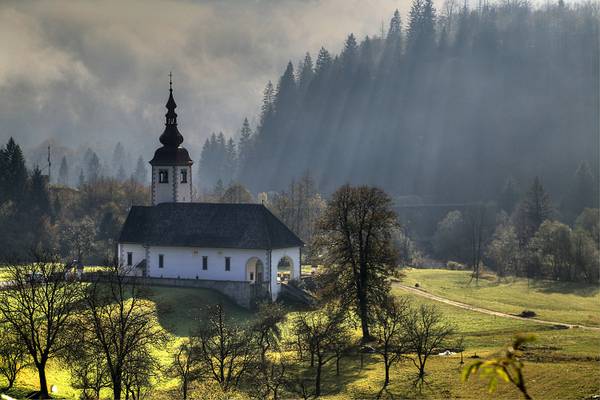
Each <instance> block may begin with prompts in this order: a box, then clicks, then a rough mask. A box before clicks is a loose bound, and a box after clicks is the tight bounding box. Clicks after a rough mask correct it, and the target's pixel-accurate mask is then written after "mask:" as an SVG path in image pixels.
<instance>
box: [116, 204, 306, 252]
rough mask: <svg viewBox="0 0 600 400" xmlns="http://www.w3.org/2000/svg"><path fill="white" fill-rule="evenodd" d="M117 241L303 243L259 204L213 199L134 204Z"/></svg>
mask: <svg viewBox="0 0 600 400" xmlns="http://www.w3.org/2000/svg"><path fill="white" fill-rule="evenodd" d="M119 242H120V243H140V244H145V245H151V246H183V247H204V248H206V247H211V248H236V249H265V250H266V249H280V248H285V247H297V246H302V245H303V242H302V240H300V238H298V236H296V235H295V234H294V233H293V232H292V231H291V230H290V229H289V228H288V227H287V226H285V225H284V224H283V222H281V221H280V220H279V219H278V218H277V217H275V216H274V215H273V214H272V213H271V212H270V211H269V210H268V209H267V208H266V207H265V206H263V205H262V204H216V203H161V204H158V205H156V206H133V207H132V208H131V211H129V215H128V216H127V220H126V221H125V224H124V226H123V230H122V231H121V236H120V237H119Z"/></svg>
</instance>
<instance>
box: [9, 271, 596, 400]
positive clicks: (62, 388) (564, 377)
mask: <svg viewBox="0 0 600 400" xmlns="http://www.w3.org/2000/svg"><path fill="white" fill-rule="evenodd" d="M444 272H445V271H444ZM411 273H412V272H411ZM441 274H443V272H441ZM150 289H151V290H150V291H149V292H148V294H147V297H148V298H149V299H150V300H151V301H153V302H154V303H155V304H156V307H157V311H158V319H157V323H159V324H160V325H161V326H162V327H163V328H164V329H165V330H166V331H167V332H168V333H169V334H171V335H173V336H172V340H171V341H170V342H169V343H168V345H167V346H165V347H164V348H162V349H159V350H158V352H157V354H156V355H157V356H158V357H159V359H160V362H161V364H162V366H163V367H166V366H167V365H168V364H169V362H170V360H171V357H172V354H173V350H174V348H175V347H176V346H177V344H178V343H179V341H180V340H181V339H182V338H183V337H185V336H187V335H188V333H189V332H190V331H192V330H193V329H195V327H196V326H197V324H198V323H199V321H198V319H199V315H200V312H201V309H202V307H203V306H206V305H209V304H215V303H222V304H223V305H224V306H225V308H226V310H227V312H228V313H229V314H230V315H231V316H232V317H233V318H236V319H238V320H240V321H242V322H248V321H249V320H250V319H251V318H252V315H253V314H252V313H250V312H248V311H247V310H244V309H242V308H240V307H237V306H236V305H234V304H233V303H231V302H230V301H228V300H227V299H226V298H225V297H224V296H222V295H220V294H219V293H217V292H214V291H210V290H204V289H192V288H190V289H186V288H174V287H173V288H172V287H157V286H154V287H151V288H150ZM394 294H396V295H398V296H409V297H410V299H411V301H412V302H413V303H414V304H415V305H418V304H421V303H427V304H435V305H437V306H438V307H439V309H440V310H441V311H442V312H443V313H444V315H445V317H446V318H447V319H448V320H449V321H451V322H452V323H453V324H454V325H455V326H456V327H457V328H458V331H459V335H462V336H464V339H465V344H466V350H465V352H464V358H465V362H466V363H467V364H468V363H470V362H472V359H471V358H470V357H472V356H474V355H477V356H481V357H486V356H488V355H490V354H493V353H494V352H496V351H497V350H499V349H500V348H502V346H504V345H506V344H508V343H510V341H511V340H512V338H513V336H514V335H515V334H516V333H520V332H521V333H525V332H528V333H533V334H534V335H535V336H536V337H537V341H536V342H535V343H533V344H532V346H531V349H530V354H529V355H528V359H527V360H526V369H525V377H526V379H527V382H528V386H529V388H530V392H531V394H532V395H533V397H534V398H536V399H549V398H560V399H577V398H587V397H589V396H591V395H593V394H597V393H598V392H599V390H600V389H599V388H598V383H597V382H598V378H599V377H600V365H599V364H598V361H597V357H598V354H597V353H598V349H599V348H600V335H598V333H597V332H591V331H584V330H581V329H568V330H555V329H553V328H552V327H551V326H546V325H542V324H538V323H535V322H534V321H520V320H512V319H507V318H500V317H494V316H490V315H485V314H481V313H477V312H473V311H469V310H464V309H460V308H456V307H453V306H450V305H445V304H440V303H438V302H435V301H431V300H427V299H423V298H422V297H419V296H417V295H412V294H409V295H407V294H406V292H404V291H402V290H401V289H399V288H395V289H394ZM296 313H297V312H292V313H290V315H289V320H291V319H292V318H293V316H294V315H295V314H296ZM289 325H290V324H287V326H284V329H283V331H284V332H285V335H288V334H289ZM357 332H358V331H357ZM457 338H458V336H457ZM459 361H460V356H459V355H458V354H456V355H453V356H450V357H443V356H434V357H433V358H431V360H430V361H429V364H428V367H427V370H428V372H429V375H428V378H427V385H426V386H425V387H424V389H423V392H422V393H419V392H418V391H417V390H416V389H415V388H414V386H413V385H412V382H413V379H414V377H415V373H416V369H415V368H414V366H413V365H412V363H411V362H410V361H405V362H403V363H401V364H399V365H397V366H396V367H394V368H393V370H392V375H391V385H390V388H389V390H390V392H391V393H392V394H393V395H394V398H409V399H413V398H414V399H440V398H462V399H483V398H494V399H516V398H519V394H518V392H517V391H516V390H515V389H513V388H512V387H510V386H509V385H507V384H504V383H501V384H499V387H498V392H497V393H495V394H494V395H489V394H488V393H487V387H486V385H485V382H483V381H477V380H473V381H469V382H466V383H462V382H461V381H460V370H461V365H460V364H459ZM341 366H342V368H341V373H340V375H339V376H336V375H335V366H334V364H331V365H328V366H326V367H325V371H324V376H323V390H324V392H325V395H324V396H323V397H322V398H323V399H340V400H341V399H362V398H374V397H375V396H376V395H377V393H378V391H379V389H380V388H381V384H382V382H383V368H382V364H381V361H380V359H379V358H378V357H376V356H372V355H365V356H364V359H363V368H362V369H361V368H360V358H359V357H358V356H357V355H355V354H352V355H349V356H348V357H346V358H344V359H343V360H342V365H341ZM303 368H305V366H304V365H302V364H298V365H294V369H296V370H300V371H301V370H303ZM48 372H49V373H48V379H49V382H50V384H56V385H57V386H58V389H59V392H58V395H59V396H62V397H65V398H77V396H78V392H77V391H76V390H74V389H72V388H71V387H70V381H69V373H68V370H67V369H66V366H64V365H61V364H60V363H58V362H52V363H51V365H50V366H49V371H48ZM306 372H307V375H306V376H307V377H309V376H311V375H310V372H309V371H308V370H307V371H306ZM2 384H3V382H1V379H0V385H2ZM176 384H177V383H176V381H174V380H172V379H168V378H162V379H160V380H159V381H157V382H156V386H155V389H154V390H153V392H152V394H151V396H150V397H149V398H150V399H169V398H171V399H175V398H176V397H173V391H174V389H175V387H176ZM17 386H18V390H19V392H20V393H25V392H26V391H28V390H29V391H31V390H34V389H36V387H37V376H36V374H35V371H34V370H28V371H27V372H26V373H24V374H23V375H22V376H21V377H20V379H19V380H18V382H17ZM19 392H14V393H15V394H17V393H19ZM549 394H551V395H549ZM104 397H105V398H109V393H108V392H106V393H105V396H104ZM229 397H230V398H245V395H243V394H242V395H241V396H238V395H235V396H233V395H232V396H229ZM284 397H285V398H294V397H290V396H284ZM194 398H202V395H200V394H199V393H197V397H194Z"/></svg>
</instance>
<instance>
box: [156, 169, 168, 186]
mask: <svg viewBox="0 0 600 400" xmlns="http://www.w3.org/2000/svg"><path fill="white" fill-rule="evenodd" d="M158 183H169V171H168V170H166V169H159V170H158Z"/></svg>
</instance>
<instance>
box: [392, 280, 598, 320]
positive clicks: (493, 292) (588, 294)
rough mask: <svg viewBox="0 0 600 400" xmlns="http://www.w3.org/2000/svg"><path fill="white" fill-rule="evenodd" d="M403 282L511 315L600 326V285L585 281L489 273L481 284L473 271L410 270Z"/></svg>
mask: <svg viewBox="0 0 600 400" xmlns="http://www.w3.org/2000/svg"><path fill="white" fill-rule="evenodd" d="M405 273H406V277H405V278H404V279H403V282H402V283H403V284H406V285H409V286H414V285H415V284H416V283H418V284H419V288H420V289H422V290H425V291H427V292H429V293H432V294H436V295H439V296H443V297H446V298H449V299H451V300H456V301H460V302H463V303H467V304H471V305H474V306H478V307H483V308H487V309H490V310H494V311H501V312H505V313H509V314H519V313H520V312H521V311H523V310H533V311H535V313H536V314H537V318H540V319H546V320H551V321H558V322H565V323H571V324H581V325H589V326H600V287H599V286H598V285H590V284H584V283H573V282H554V281H530V282H528V280H527V279H523V278H507V279H502V280H500V279H497V278H496V277H495V276H493V275H486V276H485V277H484V278H485V279H480V280H479V284H476V283H475V281H473V282H469V281H470V272H467V271H448V270H439V269H407V270H405Z"/></svg>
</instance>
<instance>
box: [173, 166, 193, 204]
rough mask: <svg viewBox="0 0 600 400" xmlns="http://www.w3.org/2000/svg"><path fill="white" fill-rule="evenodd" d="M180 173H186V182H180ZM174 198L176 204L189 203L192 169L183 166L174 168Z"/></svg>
mask: <svg viewBox="0 0 600 400" xmlns="http://www.w3.org/2000/svg"><path fill="white" fill-rule="evenodd" d="M181 171H185V172H186V173H187V182H185V183H182V182H181ZM175 173H176V174H177V175H176V180H175V184H176V187H175V197H176V199H177V202H178V203H189V202H191V201H192V167H190V166H183V167H181V166H180V167H175Z"/></svg>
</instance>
